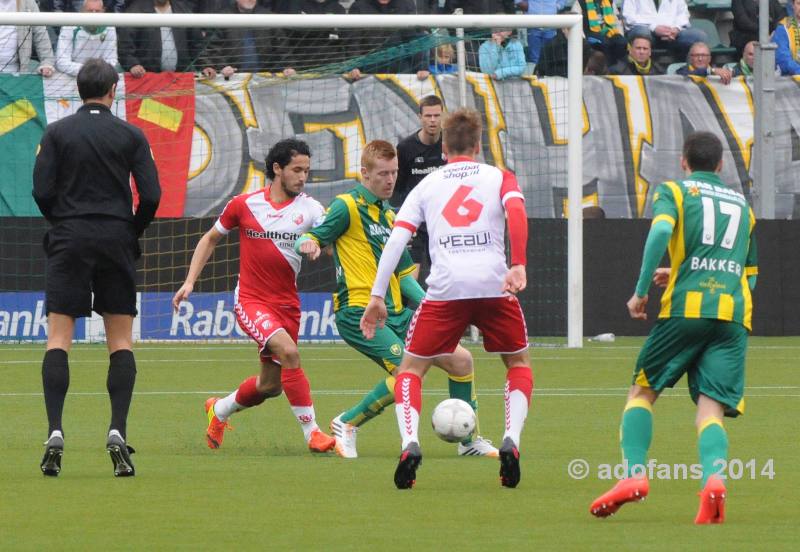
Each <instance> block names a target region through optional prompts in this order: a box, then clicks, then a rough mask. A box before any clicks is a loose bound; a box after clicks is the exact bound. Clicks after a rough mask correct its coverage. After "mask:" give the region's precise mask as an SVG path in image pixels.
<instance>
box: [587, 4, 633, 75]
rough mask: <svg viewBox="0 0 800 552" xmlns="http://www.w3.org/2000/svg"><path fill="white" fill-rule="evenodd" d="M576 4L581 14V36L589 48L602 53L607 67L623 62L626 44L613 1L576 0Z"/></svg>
mask: <svg viewBox="0 0 800 552" xmlns="http://www.w3.org/2000/svg"><path fill="white" fill-rule="evenodd" d="M578 3H579V5H580V9H581V12H582V13H583V35H584V36H585V37H586V41H587V42H588V43H589V46H591V47H592V48H593V49H595V50H599V51H601V52H603V53H604V54H605V55H606V59H607V60H608V63H609V65H614V64H616V63H618V62H620V61H622V60H624V59H625V56H626V55H627V47H628V43H627V41H626V40H625V37H624V36H623V34H622V25H621V24H620V22H619V18H618V17H617V8H616V6H615V5H614V0H578Z"/></svg>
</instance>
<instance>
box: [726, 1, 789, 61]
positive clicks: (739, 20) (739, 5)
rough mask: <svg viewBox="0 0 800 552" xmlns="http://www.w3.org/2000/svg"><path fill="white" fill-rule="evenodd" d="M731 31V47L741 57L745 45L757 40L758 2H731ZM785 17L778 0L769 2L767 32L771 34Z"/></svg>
mask: <svg viewBox="0 0 800 552" xmlns="http://www.w3.org/2000/svg"><path fill="white" fill-rule="evenodd" d="M731 11H733V29H731V32H730V34H729V35H728V36H729V37H730V39H731V46H733V47H734V48H736V51H737V52H738V53H739V55H740V56H741V55H742V53H743V50H744V47H745V45H746V44H747V43H748V42H750V41H751V40H755V41H757V40H758V0H732V2H731ZM784 15H786V14H785V12H784V10H783V6H781V5H780V3H779V2H778V0H769V32H770V33H771V32H773V31H774V30H775V27H777V25H778V22H779V21H780V20H781V18H783V16H784Z"/></svg>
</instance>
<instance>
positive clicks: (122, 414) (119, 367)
mask: <svg viewBox="0 0 800 552" xmlns="http://www.w3.org/2000/svg"><path fill="white" fill-rule="evenodd" d="M109 359H110V364H109V366H108V379H107V380H106V388H107V389H108V396H109V398H110V399H111V425H110V426H109V428H108V430H109V431H111V430H112V429H116V430H117V431H119V433H120V435H122V438H123V439H126V437H125V433H126V430H127V427H126V426H127V422H128V409H129V408H130V406H131V397H132V396H133V385H134V383H136V360H135V359H134V358H133V351H129V350H127V349H122V350H119V351H115V352H113V353H111V356H110V357H109Z"/></svg>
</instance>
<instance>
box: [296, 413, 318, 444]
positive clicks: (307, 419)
mask: <svg viewBox="0 0 800 552" xmlns="http://www.w3.org/2000/svg"><path fill="white" fill-rule="evenodd" d="M289 407H290V408H291V409H292V414H294V418H295V420H297V423H298V424H300V428H301V429H302V430H303V436H304V437H305V438H306V443H307V442H308V440H309V439H311V434H312V433H314V431H316V430H318V429H319V426H318V425H317V417H316V415H315V414H314V406H313V405H311V406H293V405H291V404H290V405H289Z"/></svg>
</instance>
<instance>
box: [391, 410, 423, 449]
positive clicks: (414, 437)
mask: <svg viewBox="0 0 800 552" xmlns="http://www.w3.org/2000/svg"><path fill="white" fill-rule="evenodd" d="M394 411H395V414H397V427H398V428H400V438H401V439H402V440H403V442H402V443H401V444H400V449H401V450H405V448H406V447H407V446H408V444H409V443H410V442H412V441H415V442H417V443H419V412H417V411H416V409H415V408H413V407H412V406H411V401H403V402H401V403H395V405H394Z"/></svg>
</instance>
